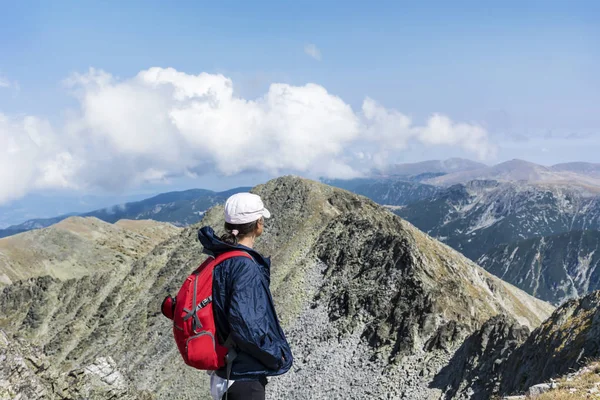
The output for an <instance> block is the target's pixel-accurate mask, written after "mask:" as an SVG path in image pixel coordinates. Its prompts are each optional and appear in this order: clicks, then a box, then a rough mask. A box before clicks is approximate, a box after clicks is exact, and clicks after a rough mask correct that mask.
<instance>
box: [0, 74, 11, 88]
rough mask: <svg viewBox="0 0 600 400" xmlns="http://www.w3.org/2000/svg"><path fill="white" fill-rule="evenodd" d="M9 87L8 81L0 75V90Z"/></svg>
mask: <svg viewBox="0 0 600 400" xmlns="http://www.w3.org/2000/svg"><path fill="white" fill-rule="evenodd" d="M10 86H11V85H10V81H9V80H8V79H6V78H5V77H3V76H2V75H0V88H8V87H10Z"/></svg>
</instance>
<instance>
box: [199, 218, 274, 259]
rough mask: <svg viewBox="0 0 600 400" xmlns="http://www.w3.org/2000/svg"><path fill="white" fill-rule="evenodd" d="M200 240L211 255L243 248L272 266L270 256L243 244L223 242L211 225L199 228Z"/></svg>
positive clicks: (242, 249) (214, 255)
mask: <svg viewBox="0 0 600 400" xmlns="http://www.w3.org/2000/svg"><path fill="white" fill-rule="evenodd" d="M198 240H200V243H201V244H202V246H204V253H206V254H208V255H210V256H213V257H217V256H219V255H220V254H222V253H225V252H227V251H232V250H241V251H245V252H247V253H249V254H250V255H251V256H252V258H254V260H255V261H256V262H257V263H259V264H262V265H264V266H266V267H267V268H269V269H270V268H271V259H270V257H264V256H263V255H262V254H260V253H259V252H258V251H256V250H254V249H251V248H250V247H246V246H243V245H241V244H238V245H236V246H233V245H231V244H228V243H225V242H223V241H222V240H221V239H219V238H218V237H217V236H216V235H215V231H214V230H213V228H211V227H210V226H204V227H202V228H200V229H199V230H198Z"/></svg>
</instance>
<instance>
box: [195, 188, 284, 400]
mask: <svg viewBox="0 0 600 400" xmlns="http://www.w3.org/2000/svg"><path fill="white" fill-rule="evenodd" d="M270 216H271V214H270V213H269V211H268V210H267V209H266V208H265V207H264V205H263V202H262V200H261V198H260V197H259V196H257V195H255V194H251V193H238V194H236V195H233V196H231V197H230V198H229V199H228V200H227V202H226V203H225V234H224V235H222V236H221V237H220V238H217V237H216V236H215V233H214V231H213V230H212V228H210V227H203V228H202V229H200V231H199V232H198V238H199V239H200V242H201V243H202V245H203V246H204V252H205V253H207V254H209V255H212V256H214V257H217V256H218V255H219V254H222V253H224V252H227V251H232V250H241V251H245V252H246V253H248V254H249V255H250V256H251V257H252V258H251V259H250V258H247V257H234V258H230V259H228V260H225V261H224V262H222V263H221V264H219V265H217V266H216V267H215V269H214V272H213V289H212V290H213V312H214V317H215V325H216V328H217V336H218V340H219V342H220V343H221V344H225V342H226V341H227V342H229V343H228V344H230V343H231V342H233V345H234V349H235V350H236V353H237V356H236V357H235V359H234V360H233V363H232V365H231V375H230V377H229V390H228V393H227V395H226V396H227V399H228V400H239V399H244V400H264V398H265V385H266V384H267V379H266V377H267V376H274V375H281V374H284V373H286V372H287V371H288V370H289V369H290V368H291V366H292V362H293V359H292V353H291V350H290V346H289V344H288V343H287V340H286V338H285V334H284V333H283V330H282V329H281V326H280V325H279V321H278V319H277V314H276V313H275V308H274V305H273V298H272V296H271V291H270V290H269V283H270V267H271V263H270V260H269V258H267V257H263V256H262V255H261V254H260V253H259V252H257V251H256V250H254V249H253V247H254V241H255V240H256V238H258V237H259V236H260V235H261V234H262V233H263V230H264V225H265V218H269V217H270ZM227 378H228V377H227V371H226V369H225V368H223V369H221V370H219V371H216V374H215V375H213V376H212V377H211V393H213V396H216V397H215V398H217V399H218V398H220V396H221V394H222V392H223V391H225V387H226V386H227ZM232 382H233V383H232ZM219 388H221V390H219ZM223 399H225V396H223Z"/></svg>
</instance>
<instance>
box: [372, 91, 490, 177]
mask: <svg viewBox="0 0 600 400" xmlns="http://www.w3.org/2000/svg"><path fill="white" fill-rule="evenodd" d="M362 112H363V116H364V119H365V126H366V128H365V131H366V133H367V134H366V139H367V140H368V141H373V142H376V143H378V144H379V149H380V151H379V153H377V154H375V155H374V157H375V158H377V159H378V160H379V161H378V162H377V164H379V165H378V166H382V165H381V164H385V163H386V161H387V155H388V153H389V151H390V150H401V149H404V148H406V147H407V145H408V143H409V142H410V141H413V140H416V141H418V142H420V143H422V144H424V145H428V146H453V147H460V148H462V149H464V150H466V151H468V152H469V153H471V154H473V155H475V156H477V158H479V159H481V160H484V159H487V158H489V157H494V155H495V152H496V149H495V146H494V145H492V144H491V143H490V142H489V139H488V134H487V132H486V130H485V129H484V128H483V127H481V126H479V125H477V124H466V123H454V122H452V120H450V118H448V117H447V116H445V115H441V114H433V115H432V116H431V117H430V118H429V119H428V120H427V124H426V125H424V126H418V125H415V124H413V122H412V120H411V119H410V118H409V117H408V116H406V115H404V114H402V113H400V112H399V111H396V110H389V109H386V108H384V107H383V106H381V105H379V104H378V103H377V102H375V101H374V100H372V99H370V98H366V99H365V101H364V102H363V106H362Z"/></svg>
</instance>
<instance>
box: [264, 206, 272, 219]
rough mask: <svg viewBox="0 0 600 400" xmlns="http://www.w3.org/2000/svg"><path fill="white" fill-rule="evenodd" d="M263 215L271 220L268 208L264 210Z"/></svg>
mask: <svg viewBox="0 0 600 400" xmlns="http://www.w3.org/2000/svg"><path fill="white" fill-rule="evenodd" d="M262 215H263V217H265V218H271V213H270V212H269V210H267V209H266V208H263V211H262Z"/></svg>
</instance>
